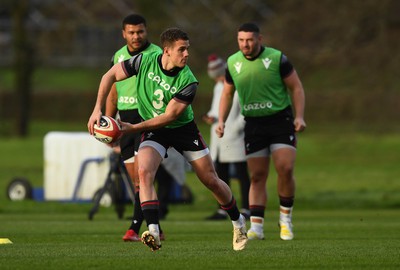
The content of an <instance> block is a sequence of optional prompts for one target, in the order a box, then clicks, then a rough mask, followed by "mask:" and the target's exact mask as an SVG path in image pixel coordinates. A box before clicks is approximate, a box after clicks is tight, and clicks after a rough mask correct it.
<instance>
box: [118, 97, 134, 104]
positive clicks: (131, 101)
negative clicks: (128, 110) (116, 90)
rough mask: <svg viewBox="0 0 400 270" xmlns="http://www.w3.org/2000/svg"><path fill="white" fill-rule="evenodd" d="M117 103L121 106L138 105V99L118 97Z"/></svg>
mask: <svg viewBox="0 0 400 270" xmlns="http://www.w3.org/2000/svg"><path fill="white" fill-rule="evenodd" d="M118 102H119V103H123V104H136V103H138V99H137V98H135V97H131V96H120V97H119V98H118Z"/></svg>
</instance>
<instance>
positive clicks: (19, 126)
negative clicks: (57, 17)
mask: <svg viewBox="0 0 400 270" xmlns="http://www.w3.org/2000/svg"><path fill="white" fill-rule="evenodd" d="M10 7H11V14H12V22H13V43H12V44H13V47H14V52H15V53H14V69H15V96H14V102H13V103H14V110H15V114H14V115H15V118H14V119H15V135H17V136H19V137H25V136H27V135H28V125H29V115H30V108H31V90H32V84H31V80H32V74H33V71H34V50H33V46H32V42H31V40H30V38H29V35H28V30H27V24H26V21H27V18H28V16H29V0H17V1H13V2H12V4H11V5H10Z"/></svg>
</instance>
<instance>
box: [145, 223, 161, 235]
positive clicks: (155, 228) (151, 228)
mask: <svg viewBox="0 0 400 270" xmlns="http://www.w3.org/2000/svg"><path fill="white" fill-rule="evenodd" d="M148 227H149V231H150V232H155V233H157V234H160V230H159V229H158V224H149V226H148Z"/></svg>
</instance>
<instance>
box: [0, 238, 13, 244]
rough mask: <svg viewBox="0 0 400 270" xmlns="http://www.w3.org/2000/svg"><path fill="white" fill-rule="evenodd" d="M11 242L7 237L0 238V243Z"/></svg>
mask: <svg viewBox="0 0 400 270" xmlns="http://www.w3.org/2000/svg"><path fill="white" fill-rule="evenodd" d="M12 243H13V242H11V241H10V239H8V238H0V244H12Z"/></svg>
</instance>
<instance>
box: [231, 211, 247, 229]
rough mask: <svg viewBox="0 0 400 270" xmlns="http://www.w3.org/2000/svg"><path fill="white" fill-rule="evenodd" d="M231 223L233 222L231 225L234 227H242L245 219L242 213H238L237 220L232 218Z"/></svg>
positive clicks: (244, 224)
mask: <svg viewBox="0 0 400 270" xmlns="http://www.w3.org/2000/svg"><path fill="white" fill-rule="evenodd" d="M232 224H233V227H235V228H241V227H244V226H246V219H245V218H244V216H243V215H242V214H240V216H239V219H238V220H232Z"/></svg>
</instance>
